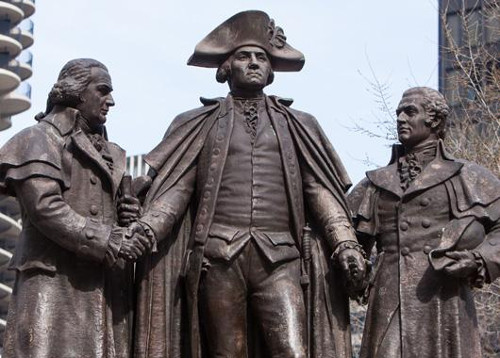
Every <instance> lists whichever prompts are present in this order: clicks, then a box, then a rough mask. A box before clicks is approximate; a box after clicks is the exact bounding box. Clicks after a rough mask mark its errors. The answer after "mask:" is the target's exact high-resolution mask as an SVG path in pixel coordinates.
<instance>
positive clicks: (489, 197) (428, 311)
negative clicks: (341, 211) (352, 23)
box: [349, 87, 500, 358]
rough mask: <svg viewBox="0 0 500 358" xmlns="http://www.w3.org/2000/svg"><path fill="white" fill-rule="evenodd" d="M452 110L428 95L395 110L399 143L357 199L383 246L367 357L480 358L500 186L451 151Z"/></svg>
mask: <svg viewBox="0 0 500 358" xmlns="http://www.w3.org/2000/svg"><path fill="white" fill-rule="evenodd" d="M448 112H449V108H448V106H447V104H446V102H445V100H444V98H443V96H442V95H441V94H440V93H439V92H437V91H435V90H433V89H430V88H426V87H417V88H412V89H409V90H407V91H406V92H405V93H404V94H403V98H402V99H401V102H400V103H399V106H398V109H397V130H398V137H399V141H400V142H401V145H395V146H394V148H393V155H392V158H391V161H390V163H389V165H388V166H386V167H384V168H381V169H377V170H373V171H369V172H367V173H366V175H367V178H366V179H364V180H363V181H361V182H360V183H359V184H358V185H357V186H356V187H355V189H354V190H353V191H352V193H351V194H350V195H349V203H350V205H351V208H352V210H353V213H354V224H355V228H356V230H357V234H358V239H359V240H360V242H361V243H362V244H363V246H364V248H365V250H366V252H371V249H372V247H373V245H376V248H377V262H376V270H375V274H374V278H373V283H372V285H371V287H370V290H369V303H368V313H367V317H366V323H365V330H364V335H363V343H362V348H361V354H360V356H361V357H363V358H382V357H403V358H414V357H415V358H416V357H436V358H445V357H454V358H461V357H463V358H465V357H468V358H470V357H481V356H482V354H481V347H480V343H479V335H478V327H477V320H476V313H475V308H474V301H473V297H472V291H471V288H472V287H474V286H481V285H482V284H483V283H485V282H486V283H488V282H491V281H493V280H494V279H496V278H497V277H498V276H499V275H500V255H499V248H500V231H499V230H500V220H499V217H500V200H499V199H500V181H499V180H498V179H497V178H496V177H495V176H494V175H493V174H492V173H490V172H489V171H488V170H486V169H485V168H483V167H480V166H478V165H476V164H474V163H470V162H464V161H458V160H455V159H453V158H451V157H450V156H449V154H447V153H446V151H445V149H444V145H443V142H442V140H441V139H442V138H443V136H444V134H445V129H446V119H447V116H448Z"/></svg>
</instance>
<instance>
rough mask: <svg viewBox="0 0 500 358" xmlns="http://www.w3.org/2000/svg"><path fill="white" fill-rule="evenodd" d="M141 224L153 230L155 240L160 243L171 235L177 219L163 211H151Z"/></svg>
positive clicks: (142, 219)
mask: <svg viewBox="0 0 500 358" xmlns="http://www.w3.org/2000/svg"><path fill="white" fill-rule="evenodd" d="M139 222H140V223H141V224H143V226H144V225H147V226H148V227H149V228H151V230H152V231H153V234H154V238H155V240H156V241H157V242H159V241H161V240H163V239H164V238H165V237H166V236H167V235H168V234H169V233H170V231H171V230H172V227H173V226H174V223H175V218H174V216H173V215H171V214H168V213H165V212H162V211H158V210H150V211H148V212H147V213H145V214H144V215H143V216H142V217H141V218H140V219H139Z"/></svg>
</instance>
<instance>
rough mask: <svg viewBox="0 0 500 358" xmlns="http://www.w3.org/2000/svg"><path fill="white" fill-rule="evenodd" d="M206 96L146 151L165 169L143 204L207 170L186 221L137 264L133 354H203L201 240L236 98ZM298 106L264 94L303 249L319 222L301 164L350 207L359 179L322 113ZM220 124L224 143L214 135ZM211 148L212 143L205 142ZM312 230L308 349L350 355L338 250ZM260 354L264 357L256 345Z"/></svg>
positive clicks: (343, 357)
mask: <svg viewBox="0 0 500 358" xmlns="http://www.w3.org/2000/svg"><path fill="white" fill-rule="evenodd" d="M201 100H202V102H203V103H204V105H205V106H204V107H201V108H198V109H194V110H192V111H189V112H186V113H183V114H181V115H179V116H178V117H177V118H175V119H174V121H173V123H172V125H171V126H170V128H169V129H168V131H167V133H166V134H165V137H164V139H163V141H162V142H161V143H160V144H159V145H158V146H157V147H156V148H155V149H153V150H152V151H151V152H150V153H149V154H148V155H147V156H146V162H147V163H148V164H149V165H150V166H151V168H152V169H153V170H155V171H156V173H157V175H156V177H155V180H154V181H153V184H152V187H151V188H150V190H149V193H148V195H147V197H146V201H145V207H144V211H145V212H147V211H148V208H150V207H151V205H152V203H154V201H155V200H156V199H157V198H158V197H160V196H161V195H162V194H163V193H165V192H166V191H167V190H169V189H170V188H172V187H174V186H175V185H176V183H177V182H178V181H179V179H180V178H181V177H182V175H183V174H184V173H185V172H186V171H187V170H188V169H189V168H191V167H192V165H194V163H197V165H198V172H199V174H198V176H197V181H196V192H195V194H194V195H193V197H192V198H191V199H190V204H189V206H188V208H187V209H186V212H185V213H184V215H183V219H181V220H180V221H179V222H177V223H175V224H174V223H171V224H172V226H173V229H172V230H171V231H170V232H169V234H168V236H167V237H164V238H157V239H158V251H157V252H155V253H153V254H152V255H150V256H149V257H147V258H146V259H144V260H143V261H141V262H139V263H138V266H137V272H136V275H137V276H136V277H137V285H138V286H137V311H136V321H135V327H136V332H135V357H141V358H146V357H148V358H152V357H169V358H171V357H203V356H204V350H203V344H202V340H201V339H200V324H199V319H200V317H198V310H197V292H198V283H199V279H200V275H201V272H202V259H203V246H204V243H205V241H206V237H207V234H208V229H209V227H210V224H211V219H212V216H213V213H214V207H215V202H216V198H217V190H218V187H219V186H220V179H221V173H222V170H223V168H224V162H225V158H226V156H227V150H228V144H229V139H230V137H231V130H232V126H233V109H232V106H233V104H232V98H231V97H230V96H228V97H227V98H226V99H223V98H218V99H214V100H208V99H203V98H202V99H201ZM290 104H291V101H289V100H284V99H280V98H277V97H273V96H269V97H266V106H267V110H268V113H269V117H270V120H271V123H272V126H273V128H274V130H275V132H276V136H277V139H278V143H279V147H280V154H281V160H282V164H283V172H284V176H285V185H286V192H287V195H288V199H289V203H290V212H291V221H292V227H291V232H292V235H293V236H294V239H295V240H296V243H297V246H298V247H299V248H300V247H301V244H302V241H301V240H302V230H303V227H304V225H305V223H306V220H307V221H309V222H314V220H313V219H314V218H311V217H310V212H311V210H310V209H308V208H307V206H306V207H304V206H305V205H304V198H303V192H302V182H301V176H300V171H297V170H294V167H295V166H297V167H299V163H300V166H304V165H307V166H308V168H309V170H310V171H311V172H312V173H313V175H314V176H315V178H316V180H317V181H318V182H319V183H321V185H323V186H324V187H325V188H326V189H327V190H328V192H330V193H331V194H332V195H333V197H335V198H336V199H337V200H338V202H339V203H341V205H342V207H343V208H344V210H345V211H346V213H348V208H347V204H346V200H345V197H344V193H345V192H346V190H347V189H348V188H349V186H350V185H351V184H350V181H349V178H348V176H347V174H346V172H345V169H344V167H343V165H342V163H341V161H340V159H339V157H338V155H337V153H336V152H335V150H334V148H333V147H332V145H331V144H330V143H329V141H328V139H327V138H326V136H325V135H324V133H323V132H322V130H321V128H320V127H319V125H318V124H317V122H316V119H315V118H314V117H312V116H311V115H309V114H307V113H304V112H299V111H296V110H293V109H290V108H288V106H289V105H290ZM214 127H216V133H217V136H216V137H217V141H211V140H209V139H208V137H209V136H210V134H209V133H210V132H211V131H213V130H215V129H213V128H214ZM206 146H209V147H210V148H208V149H209V150H206V149H207V148H204V147H206ZM203 153H208V154H205V155H204V154H203ZM202 203H203V206H202ZM200 208H201V209H200ZM348 217H349V215H348ZM191 228H193V230H191ZM312 228H313V232H315V234H314V235H313V238H312V245H311V246H312V264H311V270H310V272H309V281H310V292H311V304H310V305H309V309H308V312H309V315H310V319H311V324H310V331H311V343H310V347H309V352H310V356H311V357H318V358H319V357H331V358H350V357H351V343H350V327H349V308H348V296H347V294H346V293H345V289H344V288H343V285H342V282H341V276H340V272H337V270H336V269H335V268H334V267H332V266H331V265H330V261H329V255H330V254H331V248H328V247H327V245H326V243H325V240H324V239H323V238H322V237H321V234H319V230H316V229H315V227H314V226H313V227H312ZM250 319H251V318H250ZM257 351H258V350H257ZM254 356H256V357H258V356H259V355H258V353H256V352H254Z"/></svg>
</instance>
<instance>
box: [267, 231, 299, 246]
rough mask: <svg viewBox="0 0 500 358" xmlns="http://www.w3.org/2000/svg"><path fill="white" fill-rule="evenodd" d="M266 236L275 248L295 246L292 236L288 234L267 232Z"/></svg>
mask: <svg viewBox="0 0 500 358" xmlns="http://www.w3.org/2000/svg"><path fill="white" fill-rule="evenodd" d="M264 235H266V236H267V238H268V239H269V241H271V242H272V244H273V245H274V246H278V245H295V241H294V240H293V237H292V235H291V234H290V233H288V232H266V233H264Z"/></svg>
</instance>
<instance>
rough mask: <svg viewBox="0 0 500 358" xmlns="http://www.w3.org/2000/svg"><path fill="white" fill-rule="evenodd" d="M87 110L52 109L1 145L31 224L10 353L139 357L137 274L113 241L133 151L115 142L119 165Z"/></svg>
mask: <svg viewBox="0 0 500 358" xmlns="http://www.w3.org/2000/svg"><path fill="white" fill-rule="evenodd" d="M77 116H78V113H77V111H76V110H73V109H71V108H66V109H65V110H62V111H59V112H57V113H51V114H49V115H47V116H46V117H45V118H43V119H42V120H41V121H40V122H39V123H38V124H36V125H34V126H32V127H29V128H27V129H25V130H23V131H22V132H20V133H18V134H17V135H16V136H14V137H13V138H12V139H11V140H10V141H9V142H8V143H7V144H5V146H4V147H3V148H2V149H1V150H0V161H1V165H0V179H1V185H2V189H3V190H4V192H7V193H10V194H12V195H16V196H17V198H18V200H19V202H20V205H21V212H22V222H23V228H22V232H21V235H20V237H19V241H18V243H17V246H16V251H15V254H14V256H13V258H12V261H11V263H10V269H13V270H16V281H15V286H14V290H13V294H12V297H11V301H10V307H9V315H8V319H7V329H6V334H5V343H4V352H3V356H4V357H33V358H35V357H36V358H54V357H61V358H62V357H64V358H71V357H74V358H82V357H102V358H116V357H120V358H122V357H123V358H126V357H128V356H129V354H130V333H129V332H131V327H130V326H129V315H130V314H131V311H130V310H131V308H132V307H131V300H132V292H131V286H132V276H131V274H132V271H131V267H130V265H128V264H125V262H124V261H123V260H121V259H116V254H117V250H118V248H119V247H118V246H116V245H115V246H114V247H113V248H112V249H111V248H110V245H111V246H113V244H111V243H110V242H109V240H110V233H111V231H112V230H113V226H112V225H113V224H114V223H115V222H116V218H117V214H116V201H115V198H116V196H117V190H118V187H119V183H120V181H121V179H122V176H123V174H124V171H125V152H124V151H123V150H122V149H121V148H120V147H118V146H117V145H115V144H112V143H109V142H108V143H107V146H108V150H109V153H110V155H111V157H112V159H113V170H112V171H111V170H110V168H109V165H108V163H107V162H106V161H105V160H103V158H102V156H101V154H100V153H99V152H97V150H96V149H95V147H94V145H93V144H92V143H91V142H90V140H89V139H88V138H87V136H86V135H85V134H84V133H83V132H82V131H81V130H80V129H79V128H78V127H77V126H76V122H77ZM110 250H111V251H110ZM110 252H112V253H113V254H112V255H111V256H109V255H110ZM110 257H112V259H111V260H110ZM113 263H114V264H113Z"/></svg>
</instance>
